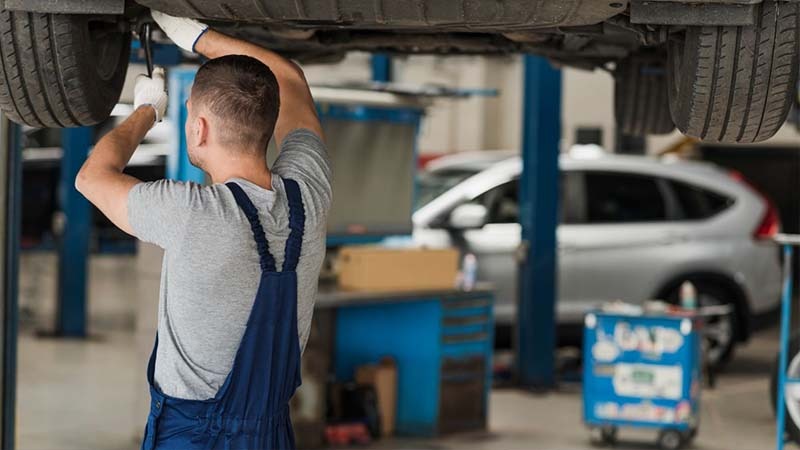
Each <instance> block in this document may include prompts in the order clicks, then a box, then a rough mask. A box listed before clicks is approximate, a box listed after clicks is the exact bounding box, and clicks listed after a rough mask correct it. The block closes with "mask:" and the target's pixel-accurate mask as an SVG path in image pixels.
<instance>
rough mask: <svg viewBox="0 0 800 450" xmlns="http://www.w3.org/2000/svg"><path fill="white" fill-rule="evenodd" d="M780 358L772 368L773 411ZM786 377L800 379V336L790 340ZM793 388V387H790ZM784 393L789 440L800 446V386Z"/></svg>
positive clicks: (775, 402)
mask: <svg viewBox="0 0 800 450" xmlns="http://www.w3.org/2000/svg"><path fill="white" fill-rule="evenodd" d="M778 358H779V356H776V357H775V363H774V364H773V366H772V375H771V377H770V384H769V390H770V400H771V401H772V411H773V412H775V411H777V410H778V409H777V403H778ZM786 359H787V361H788V363H787V366H786V376H787V377H791V378H800V335H797V334H795V335H793V336H792V337H791V338H790V339H789V345H788V354H787V358H786ZM789 386H791V387H789ZM789 386H787V389H786V390H785V391H784V395H785V397H784V407H785V408H786V433H787V434H788V435H789V439H791V440H792V441H794V442H795V443H797V444H800V386H798V385H796V384H795V385H789Z"/></svg>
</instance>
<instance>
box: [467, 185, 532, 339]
mask: <svg viewBox="0 0 800 450" xmlns="http://www.w3.org/2000/svg"><path fill="white" fill-rule="evenodd" d="M472 202H475V203H480V204H482V205H483V206H485V207H486V209H487V211H488V216H487V223H486V225H484V226H483V227H481V228H479V229H474V230H465V231H463V232H461V233H460V238H461V239H463V247H464V248H465V250H466V251H467V252H470V253H473V254H474V255H475V256H476V257H477V260H478V279H479V280H486V281H491V282H492V283H493V284H494V287H495V316H496V318H497V321H498V322H501V323H510V322H512V321H513V319H514V317H515V311H516V302H517V258H516V253H517V248H518V247H519V244H520V240H521V238H522V234H521V227H520V225H519V194H518V182H517V180H513V181H509V182H506V183H503V184H500V185H498V186H496V187H494V188H492V189H490V190H488V191H487V192H485V193H483V194H481V195H480V196H478V197H477V198H475V199H474V200H472Z"/></svg>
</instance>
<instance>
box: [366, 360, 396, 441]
mask: <svg viewBox="0 0 800 450" xmlns="http://www.w3.org/2000/svg"><path fill="white" fill-rule="evenodd" d="M356 383H358V384H366V385H370V386H373V387H374V388H375V394H376V395H377V397H378V411H379V412H380V415H381V434H382V435H383V436H384V437H387V436H391V435H393V434H394V421H395V413H396V410H397V365H396V364H395V362H394V360H392V358H388V357H387V358H383V359H382V360H381V362H380V363H379V364H377V365H376V364H370V365H366V366H360V367H359V368H358V369H356Z"/></svg>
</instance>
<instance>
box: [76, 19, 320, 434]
mask: <svg viewBox="0 0 800 450" xmlns="http://www.w3.org/2000/svg"><path fill="white" fill-rule="evenodd" d="M153 17H154V19H155V20H156V22H157V23H158V24H159V25H160V26H161V28H162V29H163V30H164V32H165V33H166V34H167V35H168V36H169V37H170V38H171V39H172V40H173V41H174V42H175V43H176V44H177V45H178V46H180V47H182V48H183V49H185V50H187V51H196V52H198V53H200V54H202V55H204V56H206V57H208V58H210V60H209V61H208V62H207V63H205V64H204V65H203V66H202V67H201V68H200V69H199V70H198V72H197V75H196V77H195V82H194V85H193V87H192V92H191V96H190V99H189V101H188V102H187V103H186V107H187V109H188V117H187V119H186V124H185V128H186V136H187V147H188V151H189V158H190V160H191V162H192V164H194V165H195V166H197V167H200V168H202V169H203V170H204V171H205V172H206V173H207V174H208V175H209V176H210V178H211V181H212V182H213V184H212V185H210V186H205V187H204V186H200V185H197V184H194V183H180V182H175V181H168V180H161V181H157V182H152V183H142V182H140V181H139V180H137V179H135V178H133V177H131V176H129V175H125V174H123V172H122V171H123V169H124V168H125V165H126V164H127V163H128V161H129V160H130V158H131V155H132V154H133V152H134V150H135V149H136V147H137V146H138V145H139V143H140V142H141V141H142V139H143V138H144V136H145V134H146V133H147V132H148V130H150V128H151V127H152V126H153V124H155V123H156V122H158V121H160V120H161V119H162V118H163V117H164V113H165V111H166V104H167V95H166V93H165V91H164V72H163V69H157V70H156V71H155V72H154V74H153V77H152V78H148V77H144V76H141V77H140V78H139V79H137V82H136V86H135V93H134V96H135V111H134V112H133V113H132V114H131V116H130V117H129V118H128V119H127V120H125V122H123V123H122V124H121V125H120V126H119V127H117V128H116V129H114V130H113V131H111V132H110V133H108V134H107V135H106V136H104V137H103V138H102V139H101V140H100V141H99V142H98V143H97V145H96V146H95V147H94V150H93V151H92V152H91V155H90V156H89V158H88V159H87V161H86V163H85V164H84V166H83V168H82V169H81V171H80V172H79V174H78V177H77V180H76V183H75V185H76V188H77V189H78V190H79V191H80V192H81V193H83V194H84V195H85V196H86V197H87V198H88V199H89V201H91V202H92V203H93V204H94V205H96V206H97V207H98V208H99V209H100V210H101V211H102V212H103V213H104V214H105V215H106V216H108V218H109V219H111V221H112V222H114V224H116V225H117V226H118V227H120V228H121V229H122V230H124V231H126V232H127V233H130V234H132V235H134V236H136V237H138V238H139V239H141V240H144V241H147V242H152V243H154V244H156V245H158V246H160V247H163V248H164V250H165V254H164V260H163V266H162V276H161V293H160V299H159V300H160V301H159V312H158V335H157V339H156V345H155V347H154V350H153V355H152V356H151V358H150V364H149V368H148V381H149V382H150V392H151V408H150V414H149V417H148V420H147V427H146V430H145V438H144V441H143V444H142V448H144V449H153V448H159V449H161V448H175V449H191V448H203V449H212V448H226V449H228V448H230V449H288V448H293V447H294V435H293V433H292V429H291V423H290V421H289V417H288V402H289V399H290V398H291V396H292V395H293V393H294V390H295V389H296V387H297V386H299V384H300V376H299V374H300V368H299V364H300V353H301V351H302V348H303V347H304V346H305V343H306V340H307V338H308V333H309V327H310V323H311V315H312V310H313V303H314V297H315V294H316V286H317V278H318V276H319V271H320V267H321V265H322V260H323V258H324V252H325V218H326V214H327V212H328V209H329V207H330V204H331V180H330V177H331V175H330V167H329V162H328V158H327V154H326V150H325V147H324V144H323V142H322V139H321V136H322V130H321V127H320V123H319V120H318V118H317V115H316V109H315V106H314V103H313V100H312V98H311V94H310V91H309V88H308V85H307V83H306V80H305V78H304V76H303V73H302V72H301V70H300V69H299V68H298V67H297V66H296V65H295V64H293V63H291V62H289V61H287V60H285V59H283V58H282V57H280V56H278V55H277V54H275V53H273V52H271V51H269V50H265V49H263V48H260V47H258V46H256V45H253V44H250V43H247V42H243V41H240V40H237V39H234V38H231V37H228V36H225V35H223V34H221V33H218V32H215V31H213V30H210V29H208V27H207V26H206V25H204V24H201V23H199V22H197V21H194V20H189V19H182V18H175V17H171V16H168V15H165V14H162V13H159V12H156V11H153ZM279 105H280V107H279ZM273 130H274V132H273ZM273 136H274V138H275V141H276V143H278V144H279V148H280V154H279V156H278V159H277V160H276V161H275V163H274V165H273V167H272V169H271V170H270V168H268V167H267V161H266V149H267V144H268V142H269V141H270V139H271V138H272V137H273Z"/></svg>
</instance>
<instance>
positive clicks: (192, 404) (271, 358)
mask: <svg viewBox="0 0 800 450" xmlns="http://www.w3.org/2000/svg"><path fill="white" fill-rule="evenodd" d="M283 183H284V186H285V188H286V195H287V197H288V200H289V228H290V233H289V238H288V240H287V241H286V255H285V258H284V262H283V270H281V271H280V272H278V271H277V270H276V268H275V259H274V258H273V257H272V255H271V254H270V252H269V246H268V245H267V238H266V235H265V234H264V229H263V228H262V227H261V222H260V221H259V219H258V210H257V209H256V207H255V206H254V205H253V203H252V202H251V201H250V199H249V198H248V197H247V194H245V193H244V191H243V190H242V188H241V187H239V185H237V184H235V183H228V184H227V186H228V188H229V189H230V190H231V192H232V193H233V195H234V197H235V198H236V203H237V204H238V205H239V207H240V208H241V209H242V211H243V212H244V214H245V216H247V220H248V221H249V222H250V227H251V229H252V230H253V236H254V237H255V241H256V246H257V248H258V255H259V257H260V263H261V281H260V283H259V286H258V291H257V293H256V298H255V301H254V303H253V308H252V310H251V312H250V317H249V318H248V321H247V328H246V329H245V332H244V336H243V337H242V341H241V343H240V344H239V349H238V351H237V353H236V357H235V359H234V361H233V367H232V368H231V371H230V373H229V374H228V377H227V378H226V379H225V382H224V383H223V385H222V387H220V389H219V391H218V392H217V395H216V396H215V397H214V398H212V399H208V400H185V399H179V398H174V397H170V396H168V395H164V394H163V393H162V392H160V390H159V389H158V388H157V387H156V386H155V384H154V383H153V374H154V369H155V360H156V348H157V347H158V336H156V342H155V346H154V347H153V352H152V354H151V355H150V363H149V364H148V367H147V381H148V382H149V384H150V398H151V400H150V414H149V416H148V418H147V427H146V428H145V435H144V441H143V442H142V450H153V449H159V450H162V449H179V450H188V449H203V450H212V449H224V450H291V449H294V448H295V442H294V432H293V431H292V423H291V421H290V418H289V400H290V399H291V398H292V395H294V392H295V390H296V389H297V387H298V386H300V343H299V339H298V335H297V273H296V269H297V262H298V260H299V259H300V249H301V248H302V242H303V228H304V224H305V211H304V209H303V202H302V198H301V195H300V188H299V186H298V185H297V183H296V182H295V181H294V180H284V181H283ZM221 300H223V299H221Z"/></svg>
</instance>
